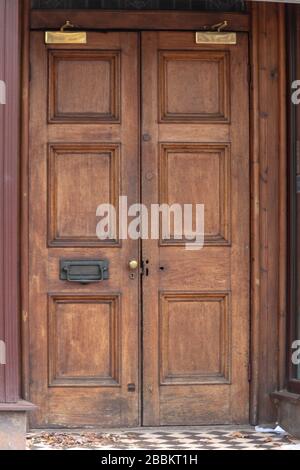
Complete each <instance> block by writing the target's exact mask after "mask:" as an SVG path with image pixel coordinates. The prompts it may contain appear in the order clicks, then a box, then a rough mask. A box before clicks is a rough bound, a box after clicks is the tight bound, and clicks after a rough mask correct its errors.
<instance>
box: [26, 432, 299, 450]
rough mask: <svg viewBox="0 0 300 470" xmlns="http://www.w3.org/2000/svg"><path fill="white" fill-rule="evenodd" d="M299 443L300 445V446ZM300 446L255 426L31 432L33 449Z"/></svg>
mask: <svg viewBox="0 0 300 470" xmlns="http://www.w3.org/2000/svg"><path fill="white" fill-rule="evenodd" d="M298 446H299V447H298ZM288 448H298V449H299V448H300V441H297V440H296V439H293V438H292V437H291V436H288V435H279V434H271V433H258V432H256V431H255V429H254V428H251V427H239V428H232V427H222V428H219V427H210V428H206V427H205V428H204V427H188V428H160V429H157V428H139V429H131V430H128V429H127V430H114V431H107V432H104V431H99V432H96V431H80V430H79V431H44V432H31V433H30V434H29V435H28V449H29V450H57V449H59V450H75V449H76V450H81V449H84V450H86V449H95V450H96V449H97V450H133V449H141V450H168V449H169V450H218V449H219V450H270V449H278V450H279V449H280V450H282V449H288Z"/></svg>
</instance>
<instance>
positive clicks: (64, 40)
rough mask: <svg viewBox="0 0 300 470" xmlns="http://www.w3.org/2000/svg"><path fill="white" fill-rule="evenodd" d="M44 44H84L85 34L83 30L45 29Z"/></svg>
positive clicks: (85, 40)
mask: <svg viewBox="0 0 300 470" xmlns="http://www.w3.org/2000/svg"><path fill="white" fill-rule="evenodd" d="M45 43H46V44H86V43H87V36H86V33H84V32H78V33H64V32H62V31H46V33H45Z"/></svg>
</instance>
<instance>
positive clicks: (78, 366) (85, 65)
mask: <svg viewBox="0 0 300 470" xmlns="http://www.w3.org/2000/svg"><path fill="white" fill-rule="evenodd" d="M141 36H142V41H141V57H142V61H141V64H139V59H138V57H139V52H140V51H139V37H138V34H137V33H118V32H114V33H106V34H103V33H88V44H87V45H74V46H72V45H62V46H58V45H55V46H54V45H52V46H45V44H44V35H43V33H40V32H35V33H32V41H31V62H32V79H31V90H30V93H31V109H30V162H29V192H30V198H29V200H30V211H29V217H30V219H29V224H30V237H29V239H30V240H29V253H30V266H29V279H30V296H29V297H30V313H29V331H30V394H31V396H30V398H31V400H32V401H33V402H34V403H35V404H37V405H38V409H37V411H36V412H35V413H34V415H33V418H32V426H34V427H51V426H53V427H59V426H62V427H63V426H136V425H138V424H140V422H141V418H142V417H141V407H140V398H141V395H142V399H143V424H144V425H184V424H190V425H193V424H219V423H220V424H226V423H245V422H247V421H248V400H249V397H248V392H249V391H248V388H249V387H248V337H249V292H248V291H249V119H248V114H249V109H248V108H249V104H248V81H247V65H248V38H247V35H246V34H244V33H238V35H237V36H238V44H237V45H235V46H222V45H218V46H200V45H196V44H195V38H194V33H190V32H157V33H156V32H147V33H142V34H141ZM139 66H141V70H140V69H139ZM140 71H141V82H142V83H141V90H140ZM235 78H236V79H235ZM140 105H141V109H142V122H141V128H142V129H141V130H142V135H141V138H140V135H139V132H140V117H139V109H140ZM140 141H141V149H142V155H141V171H140V156H139V153H140ZM140 187H141V188H142V189H141V191H142V202H143V203H144V204H145V205H146V206H147V207H148V209H150V206H151V204H157V203H159V204H162V203H165V204H170V205H172V204H197V203H198V204H204V206H205V242H204V247H203V249H201V250H199V251H189V250H186V249H185V244H186V242H187V240H186V239H185V238H183V239H181V240H180V239H178V238H177V237H176V235H177V234H176V231H175V227H174V226H173V225H172V224H171V230H170V233H168V234H166V233H164V232H163V227H161V228H160V234H159V239H158V240H156V239H154V240H151V239H149V240H143V242H142V257H143V262H144V266H146V267H147V270H146V269H145V270H144V275H143V276H142V282H141V283H140V276H139V275H138V271H135V272H133V271H129V269H128V262H129V260H132V259H136V260H139V258H140V244H139V241H137V240H130V239H126V240H123V239H122V240H121V239H120V236H119V228H120V227H119V222H118V217H117V223H116V226H115V227H114V230H111V231H110V234H109V237H108V238H107V239H106V240H100V239H99V238H97V236H96V226H97V223H98V221H99V218H98V217H97V216H96V209H97V207H98V205H99V204H101V203H106V204H107V203H111V204H112V205H114V206H115V207H116V209H117V215H118V199H119V196H120V195H126V196H127V197H128V206H130V205H131V204H134V203H137V202H139V201H140ZM97 259H101V260H107V261H108V262H109V278H108V279H107V280H103V281H101V282H99V283H91V284H85V285H83V284H80V283H75V282H70V281H71V278H70V280H69V281H68V280H61V279H60V274H61V273H60V270H61V266H60V264H61V261H62V260H97ZM74 269H75V271H74V272H75V273H76V269H78V266H77V267H75V268H74ZM91 269H92V268H91ZM91 272H92V271H91ZM93 272H94V271H93ZM146 274H148V275H146ZM65 275H66V273H65ZM140 300H142V304H143V319H142V320H143V321H142V322H141V321H140V317H139V304H140ZM141 324H142V328H143V331H142V334H141V335H140V328H141V326H140V325H141ZM141 337H142V339H143V344H142V350H143V359H142V361H140V359H139V357H140V338H141ZM140 375H141V376H142V377H143V390H141V387H140V383H139V377H140Z"/></svg>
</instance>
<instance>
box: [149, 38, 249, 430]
mask: <svg viewBox="0 0 300 470" xmlns="http://www.w3.org/2000/svg"><path fill="white" fill-rule="evenodd" d="M216 51H217V52H216ZM159 54H160V57H165V55H167V56H168V57H169V58H171V60H173V58H174V57H176V58H178V57H180V59H181V60H183V61H185V60H186V58H187V57H188V69H187V71H188V76H187V75H186V71H185V70H184V69H182V70H180V73H178V74H177V76H176V78H174V81H175V86H173V87H171V88H169V89H168V103H173V104H172V105H171V106H174V107H173V108H170V109H172V110H173V111H177V110H179V107H178V106H185V108H182V110H183V111H184V119H186V116H188V114H189V113H188V110H189V109H190V110H191V115H194V112H195V108H194V105H193V106H192V105H191V104H190V103H191V96H192V94H193V95H196V93H197V94H198V95H199V96H198V97H197V100H196V104H195V105H196V106H197V109H199V110H200V108H199V103H205V101H201V100H202V96H201V94H202V93H205V90H206V88H205V87H204V88H202V86H201V80H199V77H200V76H201V74H200V75H199V57H202V55H203V54H204V55H205V58H206V60H207V62H208V64H210V61H211V60H212V59H211V58H215V57H216V54H217V55H218V60H219V58H220V57H221V56H222V57H223V58H224V57H227V59H226V61H227V64H228V66H229V64H230V71H229V72H226V73H224V74H221V75H222V77H223V78H224V77H227V73H230V75H231V76H232V77H233V76H238V77H239V80H238V81H236V80H235V81H231V82H230V97H229V96H228V97H227V98H226V102H227V103H228V108H226V107H225V108H226V109H227V111H228V112H227V113H226V116H227V121H228V122H224V123H223V127H225V128H226V129H225V130H224V129H222V130H221V126H220V125H219V124H218V123H216V124H214V123H213V122H212V121H210V120H209V119H207V122H206V121H205V118H203V121H202V120H201V119H199V118H197V119H194V121H193V123H192V125H191V126H187V125H184V124H182V123H181V116H180V113H178V115H177V116H176V121H174V122H173V124H171V123H170V122H169V121H168V122H166V121H167V119H165V117H163V118H162V119H161V120H159V121H158V122H157V114H158V115H159V112H160V111H159V110H161V109H164V108H161V102H159V100H165V96H166V94H165V91H164V92H162V90H161V87H165V86H166V84H165V80H163V81H162V80H159V77H161V74H162V73H165V69H164V68H165V63H164V61H162V60H157V57H158V55H159ZM247 57H248V38H247V35H246V34H242V33H241V34H238V44H237V46H233V47H232V46H224V45H223V46H220V45H219V46H217V47H215V46H199V45H196V44H195V41H194V37H193V35H192V34H191V33H190V32H187V33H183V32H172V33H171V32H160V33H154V32H152V33H150V32H145V33H142V97H143V112H142V135H144V134H147V135H149V138H148V139H146V140H144V141H143V143H142V159H143V160H142V165H143V169H142V178H143V179H142V195H143V198H142V199H143V202H144V203H145V204H147V205H150V204H151V203H157V202H168V203H182V204H183V203H188V202H190V203H196V202H197V203H203V202H204V203H205V204H206V211H207V213H206V219H207V225H206V229H207V230H208V232H209V233H207V244H206V246H204V248H203V249H202V250H200V251H194V252H190V251H187V250H185V248H184V246H182V243H181V245H180V244H178V245H176V243H175V241H176V240H173V239H172V244H169V243H168V242H169V240H167V242H166V243H165V240H163V243H162V241H161V242H160V244H159V245H158V244H157V241H156V240H144V241H143V258H144V259H145V260H149V264H148V265H147V267H148V269H149V276H148V277H145V278H144V281H143V312H144V317H143V339H144V344H143V346H144V359H143V377H144V384H143V387H144V395H143V396H144V410H143V411H144V421H143V423H144V424H145V425H154V426H155V425H175V424H178V425H182V424H208V423H217V422H218V423H221V422H222V423H224V424H225V423H230V422H235V423H237V422H240V423H243V422H247V421H248V413H249V384H248V360H249V355H248V352H249V351H248V340H249V261H250V260H249V120H248V116H249V102H248V79H247V64H248V60H247ZM193 65H194V66H195V76H196V77H198V79H197V80H195V82H194V81H193V79H192V78H191V77H192V66H193ZM201 66H202V64H201V61H200V68H201ZM159 68H163V70H159ZM213 72H214V73H215V74H217V75H218V76H219V73H220V71H219V68H218V67H212V68H211V69H210V74H212V73H213ZM214 78H215V77H211V79H210V82H211V83H216V81H215V80H214ZM223 78H222V80H223ZM189 79H191V80H192V86H193V87H194V88H193V89H192V91H191V90H190V89H189V87H188V83H189ZM224 79H225V78H224ZM180 80H182V82H181V83H180ZM222 80H220V81H222ZM217 81H218V80H217ZM222 89H224V88H223V87H222ZM170 90H172V91H173V93H174V94H175V93H178V95H179V98H178V97H177V95H176V96H173V95H170ZM190 93H191V96H190ZM228 93H229V90H228ZM185 94H187V99H186V100H185ZM219 96H220V101H221V102H222V97H221V96H222V93H221V94H219ZM179 103H180V104H179ZM183 103H184V104H183ZM213 105H214V104H213ZM188 106H190V107H189V108H188ZM229 107H230V109H229ZM225 108H224V109H225ZM203 109H204V108H203ZM207 109H208V108H207ZM164 116H166V114H164ZM229 116H230V120H228V117H229ZM184 119H182V121H184ZM196 123H197V124H196ZM204 127H205V129H203V128H204ZM207 127H209V129H210V130H209V131H208V130H207ZM219 131H220V134H219V133H218V132H219ZM207 135H210V139H209V140H204V138H205V137H206V136H207ZM162 136H163V139H164V140H163V141H162ZM203 136H205V137H204V138H203ZM212 136H213V137H212ZM225 136H226V137H225ZM202 139H203V140H202ZM149 174H151V175H152V177H151V178H147V175H149ZM216 214H218V216H216ZM229 234H230V235H229ZM214 237H215V238H214ZM223 289H224V290H223ZM170 292H171V293H170ZM214 300H215V302H214ZM202 335H203V336H202ZM216 337H217V338H218V340H217V341H216ZM204 338H205V339H204ZM208 351H209V353H208ZM196 356H197V358H198V361H195V357H196ZM158 377H160V380H158ZM204 403H205V406H204Z"/></svg>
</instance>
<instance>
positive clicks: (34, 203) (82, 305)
mask: <svg viewBox="0 0 300 470" xmlns="http://www.w3.org/2000/svg"><path fill="white" fill-rule="evenodd" d="M137 44H138V36H137V34H136V33H107V34H101V33H89V34H88V44H87V45H75V46H71V45H63V46H45V44H44V34H43V33H38V32H37V33H33V34H32V37H31V62H32V80H31V110H30V165H29V175H30V181H29V188H30V246H29V250H30V270H29V278H30V317H29V325H30V362H31V371H30V373H31V377H30V394H31V400H32V401H33V402H34V403H35V404H37V405H38V409H37V411H36V412H35V413H34V416H33V418H32V425H33V426H85V425H95V426H99V425H101V426H124V425H125V426H134V425H137V424H139V371H138V350H139V277H138V276H135V277H134V279H132V278H130V277H129V271H128V268H127V266H128V261H129V260H130V259H131V258H136V259H139V244H138V242H137V241H131V240H122V241H121V240H120V239H119V236H118V233H119V231H118V226H116V228H115V231H114V233H111V234H110V236H109V238H108V239H107V240H104V241H103V240H100V239H98V238H97V237H96V226H97V222H98V220H99V219H98V218H97V217H96V209H97V207H98V205H99V204H101V203H111V204H113V205H114V206H115V207H118V198H119V196H120V195H121V194H125V195H127V196H128V203H129V204H132V203H134V202H136V201H138V200H139V184H138V181H139V138H138V128H139V121H138V109H139V90H138V87H137V84H138V49H137V47H138V46H137ZM121 63H122V67H121ZM62 259H68V260H72V259H73V260H94V259H96V260H97V259H105V260H108V262H109V279H108V280H104V281H101V282H100V283H92V284H86V285H83V284H79V283H75V282H68V281H66V280H63V281H62V280H60V260H62ZM128 384H135V391H128Z"/></svg>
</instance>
